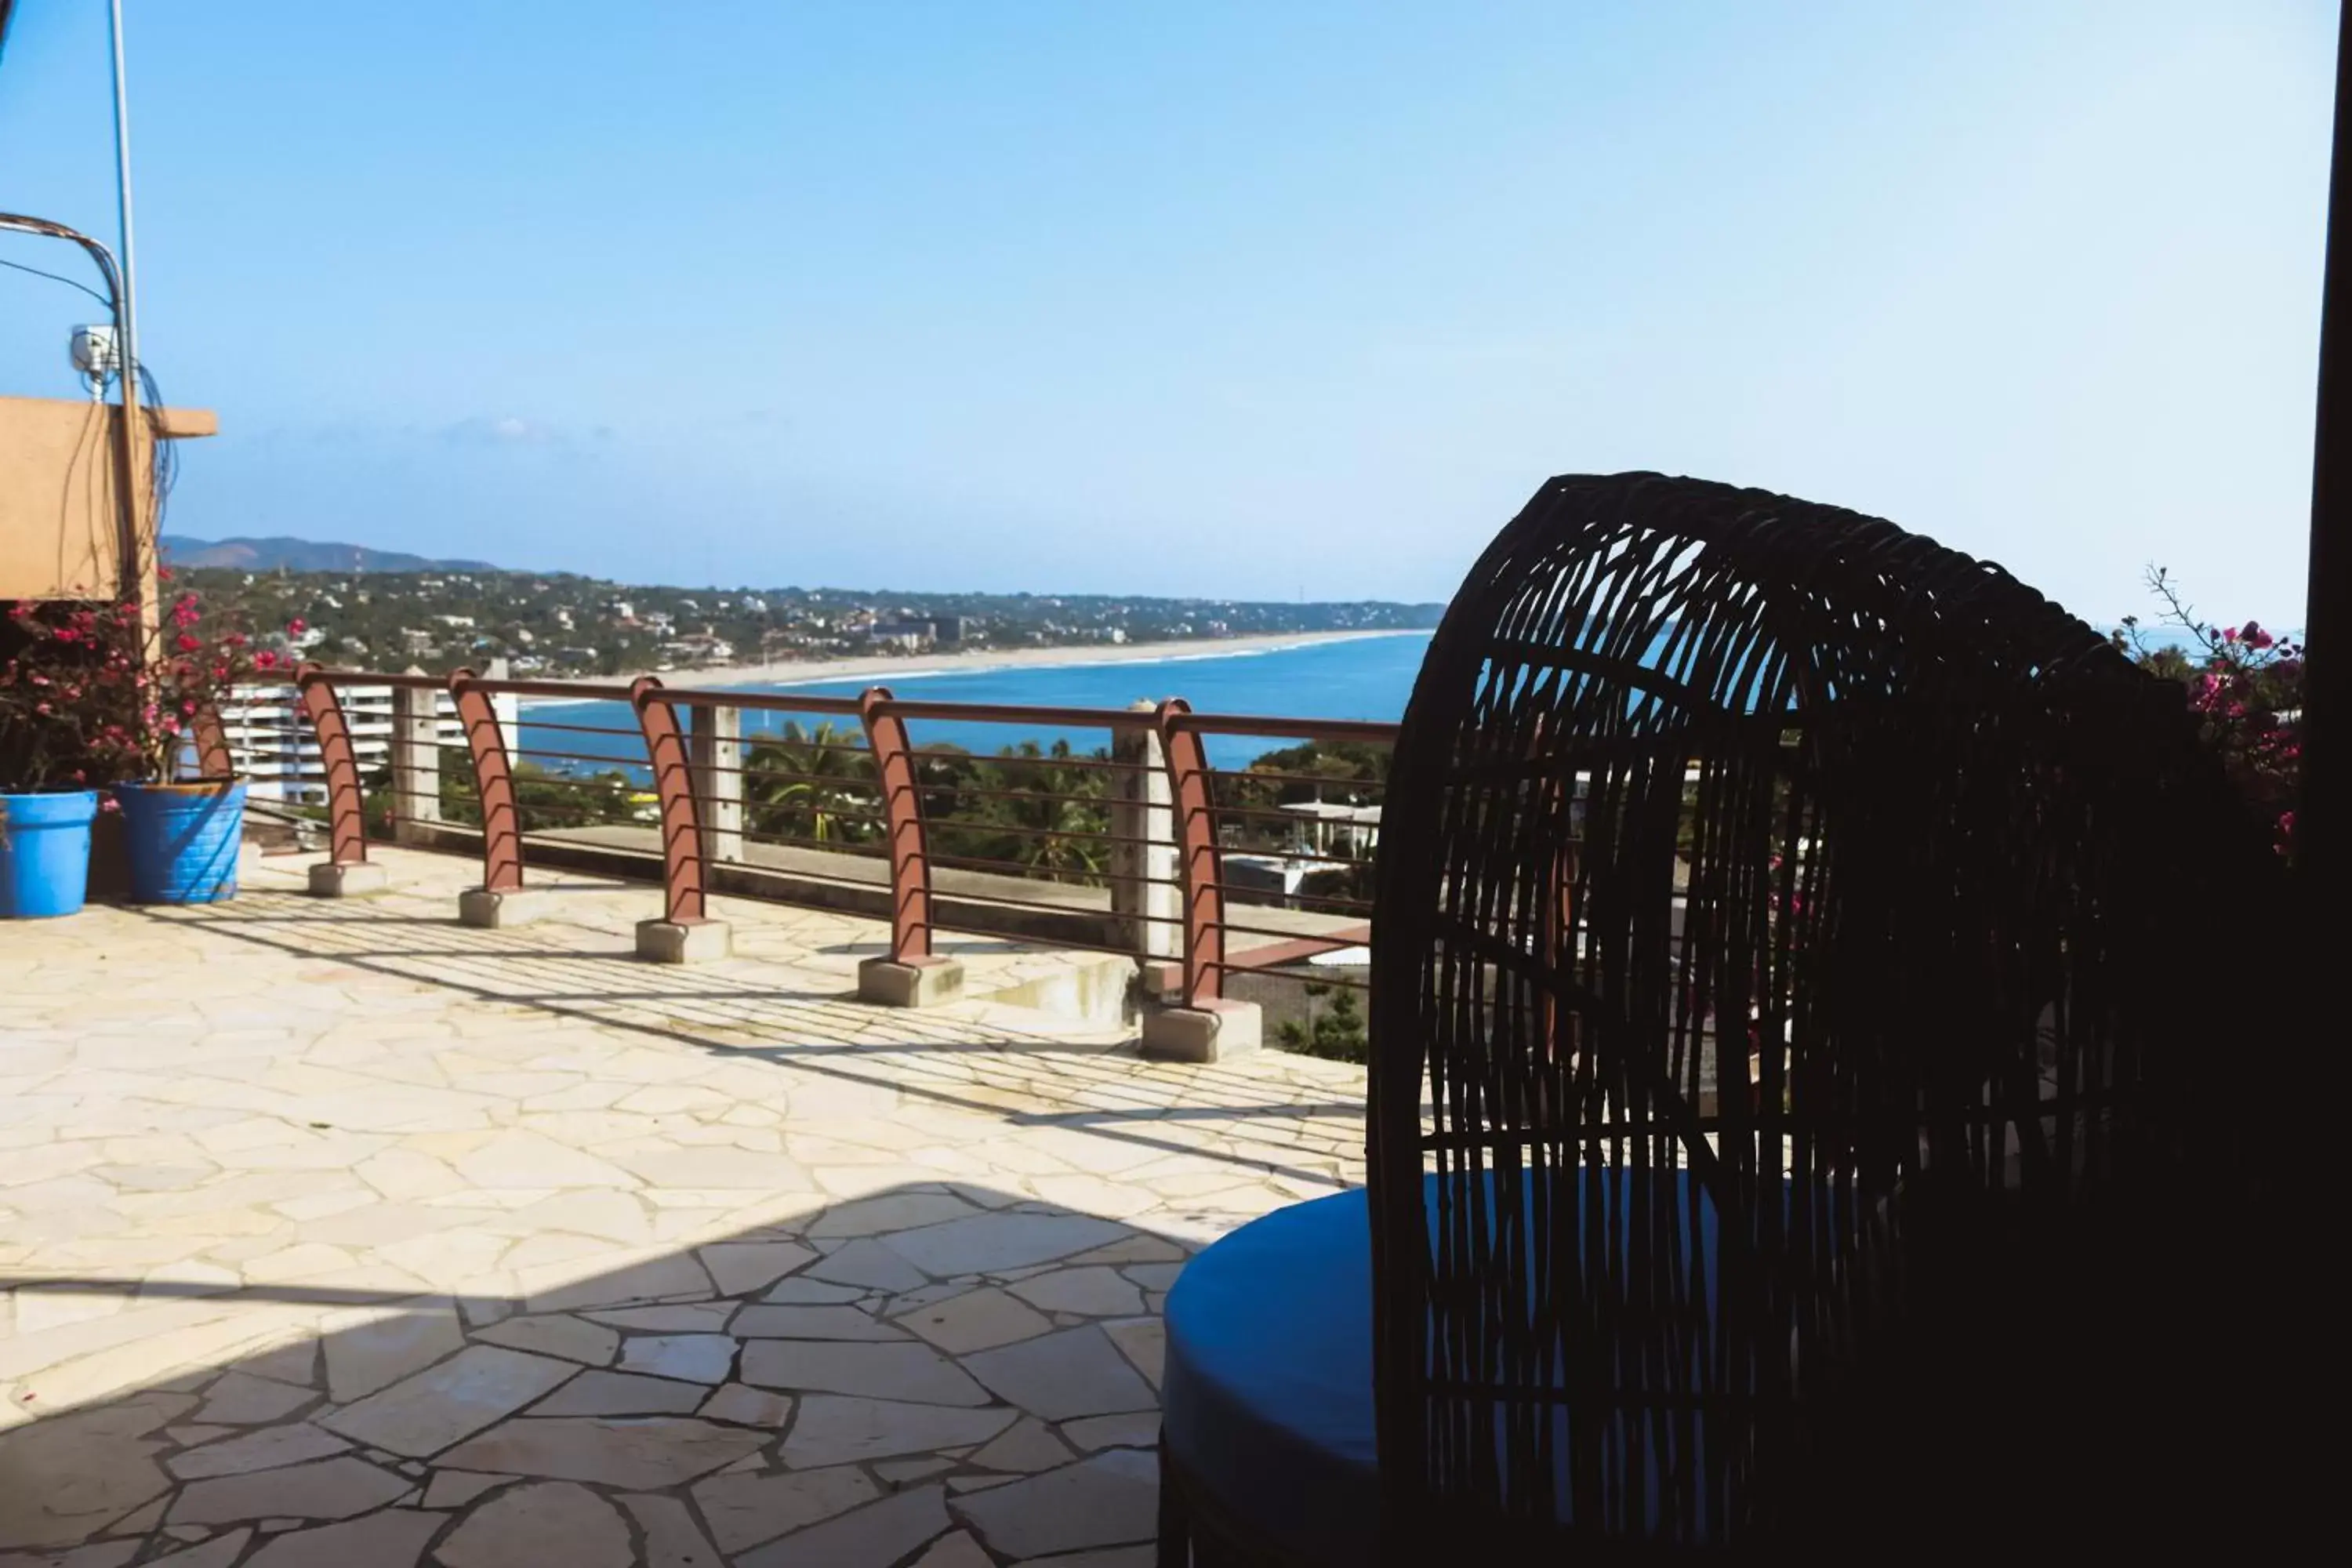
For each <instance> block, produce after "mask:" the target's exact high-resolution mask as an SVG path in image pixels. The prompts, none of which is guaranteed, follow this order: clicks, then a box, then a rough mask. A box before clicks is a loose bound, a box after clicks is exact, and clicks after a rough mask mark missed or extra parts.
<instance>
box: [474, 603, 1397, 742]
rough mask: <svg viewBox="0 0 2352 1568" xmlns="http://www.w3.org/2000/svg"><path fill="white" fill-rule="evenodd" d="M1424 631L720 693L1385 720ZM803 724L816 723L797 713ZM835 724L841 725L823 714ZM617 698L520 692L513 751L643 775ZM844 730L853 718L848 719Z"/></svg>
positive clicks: (964, 729)
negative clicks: (1161, 705)
mask: <svg viewBox="0 0 2352 1568" xmlns="http://www.w3.org/2000/svg"><path fill="white" fill-rule="evenodd" d="M1428 648H1429V634H1428V633H1427V632H1406V633H1399V634H1398V635H1396V636H1393V637H1358V638H1352V639H1349V640H1347V641H1343V642H1318V643H1303V644H1301V645H1299V646H1297V647H1274V648H1251V649H1244V650H1241V651H1237V652H1223V653H1221V652H1218V651H1217V650H1216V648H1215V647H1214V646H1213V645H1208V646H1204V647H1203V648H1202V651H1201V652H1199V653H1181V654H1171V655H1169V656H1167V657H1165V658H1155V659H1149V660H1143V659H1138V660H1132V661H1129V662H1128V663H1124V664H1069V665H1053V666H1033V667H1028V668H1009V669H977V670H961V669H956V668H952V667H950V668H945V669H940V668H929V669H926V668H924V667H923V665H922V664H921V662H920V661H919V660H911V659H910V660H909V661H908V664H909V667H910V668H908V670H907V671H905V672H904V673H899V672H896V671H894V672H892V673H891V674H889V675H887V676H865V677H859V678H857V679H851V680H833V681H807V682H798V681H795V682H758V683H753V684H748V685H747V684H734V685H729V686H725V687H722V688H719V689H724V690H732V691H806V692H814V693H817V694H820V695H824V696H828V697H836V696H855V695H856V694H857V693H858V692H860V691H863V690H865V689H866V688H867V687H869V686H876V685H882V686H887V687H888V688H890V689H891V690H892V691H893V692H894V693H896V694H897V695H898V696H900V697H908V698H920V699H922V700H924V701H927V702H930V701H938V702H996V703H1021V704H1025V705H1034V706H1038V707H1052V708H1125V707H1127V706H1128V705H1129V703H1131V702H1135V701H1137V700H1146V701H1153V702H1156V701H1159V700H1161V699H1162V698H1168V697H1181V698H1182V699H1184V700H1186V701H1187V702H1190V703H1191V704H1192V706H1193V708H1195V709H1196V710H1200V711H1202V712H1204V713H1260V714H1264V713H1274V714H1286V715H1296V716H1297V717H1299V718H1305V719H1369V720H1373V721H1395V720H1397V719H1401V718H1402V717H1403V716H1404V705H1405V699H1406V698H1407V697H1409V696H1410V695H1411V694H1412V682H1413V677H1414V676H1415V675H1417V674H1419V673H1420V670H1421V659H1422V655H1423V653H1425V652H1427V651H1428ZM667 679H668V681H669V683H670V684H672V685H677V686H684V685H687V684H688V683H689V682H690V681H692V677H691V676H689V675H672V676H669V677H667ZM792 717H794V716H793V715H787V714H765V713H746V714H745V715H744V716H743V718H744V729H745V731H746V733H749V732H751V730H752V729H753V727H754V726H755V724H758V723H761V722H764V723H765V724H766V725H767V726H768V727H772V728H781V727H782V724H783V722H784V721H785V720H786V719H788V718H792ZM798 717H799V720H800V723H801V724H802V726H803V728H807V727H809V726H810V725H813V724H814V723H815V722H817V721H816V720H814V719H813V718H811V717H809V716H806V715H801V716H798ZM841 722H842V721H839V720H835V723H836V724H839V723H841ZM635 723H636V721H635V718H634V717H633V716H632V715H631V713H630V711H629V709H628V705H627V704H625V703H621V702H597V701H579V702H573V701H552V702H549V701H536V700H534V701H531V702H528V703H525V704H524V705H523V709H522V721H521V726H520V727H521V731H522V733H521V737H520V745H519V748H518V749H519V750H520V752H522V753H523V754H524V756H525V757H526V758H529V757H530V753H532V752H574V753H582V754H586V755H590V756H595V757H604V756H610V757H612V758H613V760H614V763H621V764H624V765H626V764H630V763H635V764H636V765H635V766H634V767H631V768H630V770H629V771H630V772H631V773H632V775H633V776H635V777H639V778H642V777H643V776H644V773H645V770H644V766H643V759H644V756H645V748H644V744H643V742H640V741H638V740H637V739H636V738H635V736H636V731H635ZM556 724H562V725H580V726H583V727H586V728H613V729H623V730H626V731H628V733H627V734H625V735H594V734H581V733H578V732H576V731H571V730H557V729H553V728H551V727H550V726H551V725H556ZM849 727H850V728H851V729H852V730H853V731H854V730H855V729H856V721H849ZM907 729H908V738H909V739H911V740H912V741H913V742H914V743H915V744H916V745H917V746H933V745H940V744H942V743H945V744H951V745H958V746H962V747H965V748H967V749H969V750H971V751H973V752H981V753H982V754H990V753H993V752H996V751H997V750H998V749H1000V748H1002V747H1004V746H1009V745H1014V744H1017V743H1019V742H1023V741H1035V742H1038V743H1039V744H1040V745H1047V746H1050V745H1051V744H1052V743H1053V742H1055V741H1057V740H1066V741H1068V742H1070V744H1071V745H1072V746H1073V747H1074V748H1076V750H1078V751H1081V752H1087V751H1092V750H1094V749H1095V748H1096V747H1097V746H1105V745H1108V744H1109V743H1110V734H1109V731H1107V730H1052V729H1047V730H1040V729H1037V728H1034V727H1033V726H1025V725H1008V724H975V723H967V722H962V721H941V720H922V719H915V720H909V721H908V724H907ZM1288 743H1289V742H1285V741H1282V740H1278V739H1271V738H1261V737H1258V736H1252V735H1212V736H1210V737H1208V752H1209V760H1210V762H1211V763H1213V765H1215V766H1217V767H1226V768H1232V767H1241V766H1244V764H1246V763H1248V762H1249V761H1250V760H1251V759H1252V758H1254V757H1257V756H1261V755H1263V754H1264V753H1265V752H1270V751H1274V750H1276V749H1278V748H1279V747H1281V746H1284V745H1286V744H1288ZM542 765H545V766H547V767H549V768H551V769H556V768H562V769H563V770H564V771H573V772H578V771H586V772H597V771H601V770H600V769H599V768H598V766H597V764H595V763H577V762H573V763H543V764H542Z"/></svg>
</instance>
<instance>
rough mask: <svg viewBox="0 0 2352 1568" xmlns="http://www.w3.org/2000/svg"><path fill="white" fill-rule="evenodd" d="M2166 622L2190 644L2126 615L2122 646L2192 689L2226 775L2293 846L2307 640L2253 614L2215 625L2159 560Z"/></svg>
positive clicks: (2283, 849)
mask: <svg viewBox="0 0 2352 1568" xmlns="http://www.w3.org/2000/svg"><path fill="white" fill-rule="evenodd" d="M2147 586H2148V590H2149V592H2151V593H2153V594H2154V595H2156V596H2157V598H2158V600H2160V601H2162V603H2163V605H2164V608H2163V611H2162V613H2161V614H2160V616H2159V617H2158V619H2159V622H2160V623H2161V624H2162V625H2165V626H2171V627H2173V628H2175V629H2176V630H2177V631H2179V632H2180V633H2182V634H2185V636H2186V645H2185V646H2183V645H2181V644H2179V643H2164V644H2158V643H2153V642H2151V641H2150V640H2149V639H2148V637H2147V634H2146V633H2145V632H2144V631H2143V630H2142V628H2141V626H2140V624H2139V618H2138V617H2137V616H2126V617H2124V624H2123V626H2122V627H2121V629H2119V630H2118V631H2117V632H2116V634H2115V638H2116V647H2119V648H2121V649H2122V650H2123V651H2125V652H2126V653H2128V654H2130V655H2131V656H2132V657H2133V658H2135V659H2136V660H2137V662H2138V663H2139V665H2140V668H2143V669H2146V670H2148V671H2149V672H2151V673H2152V674H2156V675H2160V676H2163V677H2165V678H2167V679H2172V680H2178V681H2179V682H2181V683H2182V684H2183V685H2185V686H2186V687H2188V689H2189V709H2190V710H2191V711H2193V712H2194V713H2195V714H2196V715H2197V717H2198V722H2199V724H2200V728H2201V729H2202V730H2203V731H2204V734H2205V739H2206V740H2207V742H2210V744H2211V745H2212V746H2213V748H2214V749H2215V750H2216V751H2217V752H2220V753H2221V763H2222V766H2223V767H2224V769H2226V770H2227V772H2228V773H2229V775H2230V780H2231V783H2232V784H2236V785H2237V787H2238V791H2239V794H2240V795H2242V796H2243V797H2244V798H2245V801H2246V803H2247V805H2250V806H2252V808H2253V809H2254V810H2255V811H2256V812H2258V813H2260V814H2261V816H2262V818H2263V821H2264V822H2265V823H2267V824H2268V825H2270V826H2271V828H2272V831H2273V837H2274V841H2275V843H2276V845H2277V847H2278V851H2279V853H2280V854H2281V855H2283V856H2288V857H2292V856H2293V855H2294V800H2295V791H2296V788H2297V786H2298V784H2300V782H2301V778H2302V772H2303V739H2302V734H2301V726H2302V723H2303V647H2302V645H2301V644H2300V643H2296V642H2293V641H2291V640H2289V639H2288V638H2286V637H2280V636H2278V635H2277V634H2276V633H2274V632H2273V631H2271V630H2269V629H2268V628H2267V627H2264V626H2258V625H2256V624H2255V623H2254V622H2252V621H2247V622H2244V623H2243V624H2242V625H2239V626H2212V625H2210V624H2208V623H2207V622H2204V621H2201V620H2200V619H2199V618H2198V617H2197V614H2196V611H2195V610H2194V609H2192V608H2191V607H2190V606H2189V603H2188V602H2187V601H2186V600H2185V599H2183V598H2182V597H2181V595H2180V590H2179V585H2178V584H2175V583H2174V582H2173V580H2172V578H2171V575H2170V574H2168V573H2167V572H2166V571H2165V569H2164V568H2163V567H2161V566H2151V567H2149V568H2148V570H2147Z"/></svg>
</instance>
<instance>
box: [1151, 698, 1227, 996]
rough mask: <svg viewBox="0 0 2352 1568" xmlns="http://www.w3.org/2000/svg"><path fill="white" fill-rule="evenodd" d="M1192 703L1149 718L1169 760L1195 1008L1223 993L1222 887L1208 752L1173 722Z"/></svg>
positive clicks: (1196, 736)
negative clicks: (1156, 730) (1158, 733)
mask: <svg viewBox="0 0 2352 1568" xmlns="http://www.w3.org/2000/svg"><path fill="white" fill-rule="evenodd" d="M1190 712H1192V704H1191V703H1189V702H1187V701H1185V700H1183V699H1182V698H1181V697H1171V698H1170V699H1169V700H1167V701H1165V702H1162V703H1161V704H1160V709H1159V711H1158V712H1157V713H1156V714H1155V715H1154V716H1153V718H1154V721H1155V722H1157V723H1158V724H1159V726H1160V750H1161V752H1163V753H1164V754H1165V755H1166V757H1167V759H1168V789H1169V794H1170V795H1172V796H1174V797H1175V798H1174V800H1173V802H1172V803H1171V804H1172V808H1173V810H1174V812H1175V816H1176V874H1177V876H1178V877H1179V878H1180V879H1181V880H1182V882H1183V884H1184V889H1183V896H1184V1005H1186V1006H1188V1007H1197V1006H1199V1005H1201V1004H1202V1003H1203V1002H1214V1001H1216V1000H1217V999H1218V998H1220V997H1222V996H1223V994H1224V984H1225V969H1224V963H1225V889H1224V865H1223V857H1222V856H1221V855H1220V854H1219V853H1218V848H1217V819H1216V812H1215V805H1214V803H1213V801H1212V800H1211V799H1210V795H1209V753H1208V749H1207V748H1206V747H1205V746H1203V745H1202V743H1201V735H1200V731H1197V730H1192V729H1187V728H1185V727H1183V726H1181V725H1180V724H1179V723H1177V721H1178V720H1179V719H1180V718H1182V717H1183V716H1184V715H1186V714H1189V713H1190Z"/></svg>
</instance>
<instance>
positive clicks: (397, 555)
mask: <svg viewBox="0 0 2352 1568" xmlns="http://www.w3.org/2000/svg"><path fill="white" fill-rule="evenodd" d="M163 560H164V562H165V563H166V564H169V565H173V566H226V567H229V568H231V569H236V568H239V567H241V568H243V569H244V570H246V571H247V572H275V571H277V570H278V568H279V567H281V566H282V567H284V568H285V569H286V570H288V571H289V572H495V571H497V570H498V568H497V567H495V566H493V565H491V564H490V563H488V562H487V561H434V560H429V559H427V558H426V557H425V556H422V555H404V554H402V553H401V552H399V551H397V550H370V549H369V548H367V546H365V545H363V544H319V543H315V542H312V541H310V540H308V539H190V538H188V537H187V536H185V535H184V534H173V533H167V534H165V535H164V536H163Z"/></svg>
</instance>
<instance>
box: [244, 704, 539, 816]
mask: <svg viewBox="0 0 2352 1568" xmlns="http://www.w3.org/2000/svg"><path fill="white" fill-rule="evenodd" d="M335 695H336V696H337V697H338V698H339V699H341V702H342V707H343V722H344V723H345V724H346V725H348V726H349V727H350V729H351V732H352V756H353V758H354V759H355V760H356V761H357V762H358V763H359V770H360V777H361V778H362V779H367V778H371V777H373V776H374V775H376V774H379V773H382V772H383V770H384V769H385V768H386V767H387V766H388V765H389V764H390V763H391V761H392V688H391V687H389V686H339V687H337V688H336V689H335ZM433 700H434V713H435V721H434V739H435V740H436V742H439V743H440V744H442V745H444V746H458V747H462V746H464V745H465V743H466V731H465V728H464V726H462V725H461V724H459V723H458V722H457V705H456V703H455V701H454V700H452V699H451V697H450V695H449V694H448V693H447V692H446V691H436V692H435V693H434V694H433ZM490 710H491V711H492V712H494V713H496V714H497V715H498V719H499V729H500V730H502V731H505V734H506V738H507V744H508V745H509V747H511V746H513V745H514V743H515V739H516V737H515V725H516V723H517V721H519V720H520V716H521V709H520V704H518V703H517V701H516V700H515V698H514V696H513V694H512V693H510V692H499V693H497V694H495V695H493V696H492V697H491V698H490ZM221 728H222V730H223V731H226V734H227V737H228V747H229V752H230V754H231V755H232V756H234V757H235V758H236V771H237V774H238V776H239V777H241V778H243V779H245V780H246V781H247V793H248V794H250V795H253V796H254V797H255V798H256V799H258V800H283V801H291V802H294V803H296V804H298V805H324V804H325V803H326V799H327V772H326V767H325V765H324V764H323V763H321V762H320V758H319V737H318V736H317V735H316V734H315V733H313V732H312V731H311V729H310V720H309V719H307V718H305V717H304V716H303V713H302V700H301V696H300V693H299V691H297V689H295V687H294V686H293V685H292V684H291V683H290V682H289V683H288V684H285V685H280V686H240V687H238V688H236V690H235V691H234V692H233V693H232V696H231V700H229V701H228V702H226V703H224V704H223V705H222V707H221Z"/></svg>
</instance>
